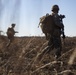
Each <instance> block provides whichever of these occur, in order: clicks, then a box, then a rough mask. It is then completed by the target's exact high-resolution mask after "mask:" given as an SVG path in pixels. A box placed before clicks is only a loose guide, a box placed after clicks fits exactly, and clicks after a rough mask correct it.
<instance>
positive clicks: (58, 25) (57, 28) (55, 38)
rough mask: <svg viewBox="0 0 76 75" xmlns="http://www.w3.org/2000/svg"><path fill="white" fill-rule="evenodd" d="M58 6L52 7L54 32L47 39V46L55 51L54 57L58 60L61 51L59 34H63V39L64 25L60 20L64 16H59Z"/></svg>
mask: <svg viewBox="0 0 76 75" xmlns="http://www.w3.org/2000/svg"><path fill="white" fill-rule="evenodd" d="M58 12H59V6H58V5H54V6H53V7H52V16H53V20H54V23H55V25H54V31H53V33H52V35H51V34H50V35H51V37H50V39H49V42H48V46H51V47H52V48H55V49H56V52H55V57H56V59H58V58H59V57H60V56H61V51H62V44H61V34H63V38H65V35H64V25H63V23H62V19H63V18H64V17H65V16H64V15H59V14H58Z"/></svg>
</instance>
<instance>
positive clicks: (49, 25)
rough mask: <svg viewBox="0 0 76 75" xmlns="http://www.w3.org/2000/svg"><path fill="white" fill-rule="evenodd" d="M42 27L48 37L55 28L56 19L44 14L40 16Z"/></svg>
mask: <svg viewBox="0 0 76 75" xmlns="http://www.w3.org/2000/svg"><path fill="white" fill-rule="evenodd" d="M40 27H41V30H42V32H43V33H44V34H45V36H46V38H47V34H52V33H53V30H54V20H53V16H52V15H49V16H42V17H41V18H40Z"/></svg>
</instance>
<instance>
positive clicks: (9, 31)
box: [7, 28, 15, 38]
mask: <svg viewBox="0 0 76 75" xmlns="http://www.w3.org/2000/svg"><path fill="white" fill-rule="evenodd" d="M14 34H15V32H14V30H13V29H12V28H8V30H7V35H8V37H10V38H12V37H13V36H14Z"/></svg>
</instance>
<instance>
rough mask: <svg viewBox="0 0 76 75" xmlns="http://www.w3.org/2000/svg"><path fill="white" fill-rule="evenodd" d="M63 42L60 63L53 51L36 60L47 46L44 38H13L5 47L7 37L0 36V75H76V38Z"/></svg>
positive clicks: (68, 38) (69, 38)
mask: <svg viewBox="0 0 76 75" xmlns="http://www.w3.org/2000/svg"><path fill="white" fill-rule="evenodd" d="M64 41H65V42H63V40H62V45H63V50H62V56H61V57H60V58H59V60H61V61H62V62H61V61H59V60H58V61H55V58H54V51H55V50H51V52H50V53H46V54H45V55H43V57H42V59H41V60H40V59H39V58H38V57H39V54H40V53H41V51H42V50H43V49H44V48H45V47H46V46H47V41H46V40H45V38H44V37H15V40H14V41H13V42H12V43H11V45H10V46H9V47H6V46H7V44H8V39H7V37H5V36H0V75H76V37H67V38H66V39H65V40H64Z"/></svg>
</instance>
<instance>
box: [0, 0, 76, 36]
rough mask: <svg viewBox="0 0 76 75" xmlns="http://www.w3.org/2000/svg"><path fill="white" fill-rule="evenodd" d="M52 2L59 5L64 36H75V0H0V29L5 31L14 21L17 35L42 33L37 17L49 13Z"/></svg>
mask: <svg viewBox="0 0 76 75" xmlns="http://www.w3.org/2000/svg"><path fill="white" fill-rule="evenodd" d="M54 4H57V5H59V8H60V11H59V14H62V15H65V16H66V18H65V19H64V20H63V22H64V25H65V34H66V36H76V0H0V30H2V31H4V33H6V30H7V28H8V27H10V26H11V24H12V23H16V27H15V30H16V31H18V32H19V33H16V35H17V36H30V35H31V36H35V35H39V36H40V35H43V34H42V31H41V29H40V28H38V24H39V18H40V17H41V16H43V15H46V13H49V14H51V13H52V12H51V8H52V6H53V5H54Z"/></svg>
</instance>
